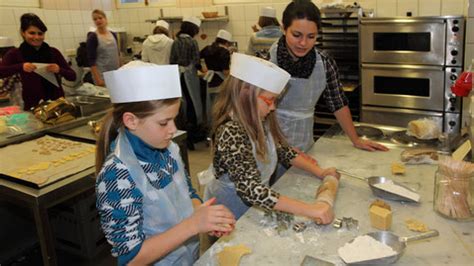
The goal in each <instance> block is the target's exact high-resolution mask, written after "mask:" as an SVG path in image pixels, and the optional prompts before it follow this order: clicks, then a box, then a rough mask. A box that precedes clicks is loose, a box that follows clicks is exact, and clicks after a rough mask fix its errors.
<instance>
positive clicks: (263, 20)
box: [258, 16, 280, 28]
mask: <svg viewBox="0 0 474 266" xmlns="http://www.w3.org/2000/svg"><path fill="white" fill-rule="evenodd" d="M258 25H259V26H260V27H262V28H263V27H267V26H280V23H279V22H278V19H276V18H270V17H263V16H260V18H259V19H258Z"/></svg>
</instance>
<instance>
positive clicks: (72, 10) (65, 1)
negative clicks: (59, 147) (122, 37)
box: [0, 0, 474, 61]
mask: <svg viewBox="0 0 474 266" xmlns="http://www.w3.org/2000/svg"><path fill="white" fill-rule="evenodd" d="M468 1H470V2H471V5H470V7H469V16H470V17H471V18H470V19H469V22H468V28H467V29H468V30H467V32H469V33H468V39H467V47H466V48H467V49H466V50H467V56H466V60H467V58H468V57H469V58H471V57H473V55H474V36H473V32H474V22H473V20H474V15H473V14H474V11H473V9H474V7H473V5H474V3H473V1H474V0H361V1H358V2H359V3H360V4H361V6H363V7H364V8H372V9H374V11H375V15H376V16H397V15H398V16H403V15H406V13H407V12H411V13H412V15H413V16H417V15H420V16H426V15H462V14H464V15H467V14H468V4H467V3H468ZM176 2H177V5H176V6H175V7H164V8H163V13H164V15H165V16H189V15H197V16H199V15H200V14H201V12H202V11H219V14H220V15H223V14H224V10H225V9H224V5H213V4H212V0H177V1H176ZM230 2H232V1H230ZM255 2H256V3H254V4H252V3H245V4H243V3H241V4H231V3H229V4H227V6H228V10H229V18H230V21H229V22H228V23H227V22H206V23H203V25H202V28H201V35H202V34H205V35H207V38H206V39H204V40H203V39H201V38H200V37H198V38H197V39H198V42H199V44H200V46H201V47H203V46H204V45H206V44H209V43H211V42H212V41H213V40H214V38H215V35H216V33H217V31H218V30H219V29H221V28H222V29H226V30H228V31H230V32H231V33H233V35H234V38H235V40H236V41H237V42H238V45H239V49H240V50H241V51H244V50H245V49H246V48H247V42H248V39H249V37H250V35H251V33H252V30H251V26H252V25H253V24H255V23H256V22H257V18H258V10H259V8H260V7H263V6H273V7H274V8H275V9H276V10H277V14H278V18H279V20H281V14H282V12H283V10H284V8H285V7H286V5H287V4H288V2H289V1H285V0H264V1H257V0H256V1H255ZM314 2H315V3H316V4H317V5H319V6H320V5H321V4H322V3H323V2H328V1H327V0H316V1H314ZM343 2H344V3H347V4H352V3H353V2H354V0H351V1H349V0H344V1H343ZM42 5H43V6H42V7H41V8H10V7H0V35H7V36H11V37H13V38H15V39H16V42H17V44H19V43H20V42H21V37H20V35H19V27H20V25H19V17H20V16H21V14H23V13H25V12H34V13H36V14H38V15H39V16H40V17H41V18H42V19H43V20H44V22H45V23H46V25H47V26H48V29H49V30H48V32H47V35H46V41H47V42H48V43H50V44H51V45H53V46H55V47H57V48H59V49H60V50H61V51H63V52H65V51H66V50H67V49H75V48H77V46H78V43H79V42H80V41H84V39H85V36H86V33H87V30H88V28H89V27H90V26H91V25H92V24H93V23H92V20H91V16H90V11H91V10H92V9H95V8H100V9H103V10H105V11H106V13H107V16H108V18H109V24H110V25H111V26H122V27H125V28H126V30H127V33H128V36H129V40H130V44H131V45H132V42H131V40H132V38H133V36H144V35H146V34H150V33H151V31H152V29H153V25H152V24H151V23H146V22H145V20H146V19H156V18H157V17H159V15H160V8H158V7H146V8H124V9H122V8H119V9H117V8H116V6H115V0H42ZM178 26H179V25H172V31H173V32H176V30H177V27H178ZM469 61H470V60H469Z"/></svg>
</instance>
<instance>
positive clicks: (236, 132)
mask: <svg viewBox="0 0 474 266" xmlns="http://www.w3.org/2000/svg"><path fill="white" fill-rule="evenodd" d="M214 151H215V152H214V160H213V163H214V170H215V173H216V176H217V177H219V176H222V175H224V174H228V175H229V178H230V180H231V181H232V182H234V184H235V188H236V191H237V194H238V195H239V197H240V198H241V199H242V200H243V201H244V202H246V203H247V204H250V205H252V206H259V207H261V208H263V209H267V210H272V209H273V207H274V206H275V204H276V203H277V201H278V198H279V197H280V194H279V193H278V192H276V191H274V190H272V189H271V188H270V187H269V186H267V185H264V184H262V181H261V178H260V171H259V170H258V168H257V161H256V158H255V157H254V156H253V152H252V143H251V142H250V138H249V137H248V135H247V133H246V132H245V128H244V127H243V126H242V125H240V123H239V122H236V121H228V122H226V123H225V124H222V125H221V126H220V127H219V128H218V129H217V130H216V134H215V138H214ZM277 153H278V161H279V162H280V163H281V164H283V165H285V166H287V167H289V166H290V162H291V161H292V160H293V159H294V158H295V157H296V156H297V153H296V152H295V151H294V150H293V149H291V148H290V147H288V146H283V145H277Z"/></svg>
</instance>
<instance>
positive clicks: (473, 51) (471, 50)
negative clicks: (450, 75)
mask: <svg viewBox="0 0 474 266" xmlns="http://www.w3.org/2000/svg"><path fill="white" fill-rule="evenodd" d="M465 50H466V51H465V54H464V66H465V68H468V67H469V65H470V64H471V62H472V59H474V44H468V45H466V49H465ZM473 67H474V66H473Z"/></svg>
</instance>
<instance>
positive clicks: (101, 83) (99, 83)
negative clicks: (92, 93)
mask: <svg viewBox="0 0 474 266" xmlns="http://www.w3.org/2000/svg"><path fill="white" fill-rule="evenodd" d="M95 85H96V86H101V87H105V82H104V80H103V79H101V78H98V79H97V82H96V83H95Z"/></svg>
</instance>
